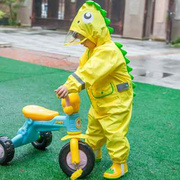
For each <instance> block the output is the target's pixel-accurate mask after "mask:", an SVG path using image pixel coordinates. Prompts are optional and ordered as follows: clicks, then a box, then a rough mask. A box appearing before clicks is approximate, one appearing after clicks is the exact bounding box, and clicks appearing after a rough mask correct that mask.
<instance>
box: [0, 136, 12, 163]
mask: <svg viewBox="0 0 180 180" xmlns="http://www.w3.org/2000/svg"><path fill="white" fill-rule="evenodd" d="M14 152H15V151H14V146H13V143H12V141H11V140H10V139H9V138H8V137H5V136H3V137H0V164H1V165H6V164H7V163H8V162H10V161H11V160H12V159H13V157H14Z"/></svg>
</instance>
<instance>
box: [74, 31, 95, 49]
mask: <svg viewBox="0 0 180 180" xmlns="http://www.w3.org/2000/svg"><path fill="white" fill-rule="evenodd" d="M77 38H78V39H80V41H81V40H83V39H84V36H82V35H81V34H77ZM81 44H82V45H83V46H85V47H87V48H88V49H94V48H95V46H96V44H94V43H93V42H92V41H90V40H89V39H87V40H85V41H83V42H82V43H81Z"/></svg>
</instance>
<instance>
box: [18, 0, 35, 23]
mask: <svg viewBox="0 0 180 180" xmlns="http://www.w3.org/2000/svg"><path fill="white" fill-rule="evenodd" d="M31 16H32V0H25V1H24V3H22V4H21V6H20V8H19V9H18V14H17V21H18V22H20V23H21V24H22V25H26V26H31Z"/></svg>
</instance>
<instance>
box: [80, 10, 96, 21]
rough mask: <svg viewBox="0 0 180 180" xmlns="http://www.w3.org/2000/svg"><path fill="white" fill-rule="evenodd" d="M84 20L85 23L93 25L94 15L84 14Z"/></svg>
mask: <svg viewBox="0 0 180 180" xmlns="http://www.w3.org/2000/svg"><path fill="white" fill-rule="evenodd" d="M82 19H83V22H84V23H91V22H92V21H93V19H94V18H93V14H92V13H90V12H86V13H84V14H83V17H82Z"/></svg>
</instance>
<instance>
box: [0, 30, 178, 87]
mask: <svg viewBox="0 0 180 180" xmlns="http://www.w3.org/2000/svg"><path fill="white" fill-rule="evenodd" d="M65 36H66V32H65V31H52V30H45V29H41V28H23V29H19V28H18V29H17V28H5V27H0V56H4V57H9V58H13V59H18V60H23V61H29V62H32V63H37V64H41V65H47V66H50V67H55V68H63V69H67V70H75V69H76V67H77V66H78V59H79V57H80V56H81V54H82V53H83V51H84V50H85V48H84V47H82V46H81V45H76V46H63V43H64V39H65ZM112 39H113V41H117V42H120V43H121V44H123V49H125V50H126V51H127V52H128V54H127V57H128V58H129V59H130V60H131V62H130V64H129V65H130V66H131V67H133V72H132V74H133V75H134V76H135V79H134V81H137V82H143V83H148V84H155V85H160V86H165V87H170V88H175V89H180V49H178V48H172V47H170V46H167V45H166V44H165V42H157V41H141V40H132V39H124V38H120V37H119V36H113V38H112ZM10 46H11V47H10ZM4 47H7V48H4Z"/></svg>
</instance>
